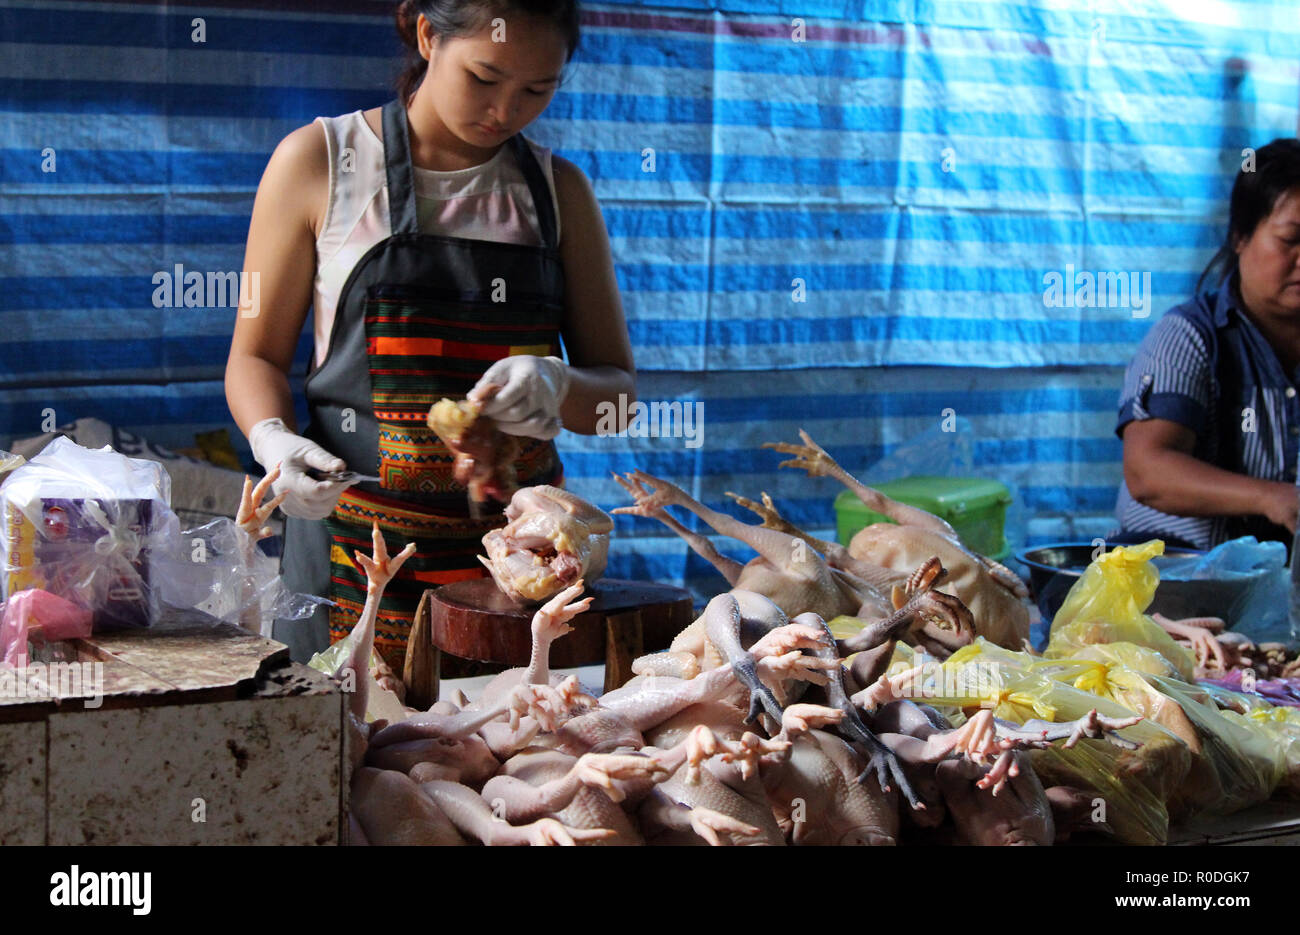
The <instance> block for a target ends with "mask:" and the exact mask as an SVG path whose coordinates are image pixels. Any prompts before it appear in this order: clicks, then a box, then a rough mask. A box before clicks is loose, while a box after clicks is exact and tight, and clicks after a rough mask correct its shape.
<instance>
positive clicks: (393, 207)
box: [383, 99, 559, 249]
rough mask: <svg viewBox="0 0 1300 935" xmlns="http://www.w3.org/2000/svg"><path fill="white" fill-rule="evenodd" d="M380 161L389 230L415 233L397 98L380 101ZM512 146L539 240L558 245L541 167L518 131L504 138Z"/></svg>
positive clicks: (406, 133) (405, 133)
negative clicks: (385, 179) (533, 211)
mask: <svg viewBox="0 0 1300 935" xmlns="http://www.w3.org/2000/svg"><path fill="white" fill-rule="evenodd" d="M383 121H384V163H385V166H384V168H385V171H386V172H387V177H388V215H389V218H390V221H389V223H390V226H391V231H392V233H393V234H403V233H410V234H417V233H419V231H420V224H419V218H418V216H417V214H416V210H415V182H414V180H413V178H412V172H411V132H410V128H409V126H408V124H407V120H406V107H405V105H404V104H403V103H402V102H401V101H400V100H396V99H395V100H391V101H389V102H388V103H387V104H385V105H384V111H383ZM508 143H509V145H510V147H511V148H512V149H513V150H514V153H515V160H516V161H517V162H518V163H519V169H520V171H521V172H523V174H524V180H525V181H527V182H528V190H529V191H530V192H531V193H532V196H533V207H534V208H536V210H537V222H538V224H540V225H541V228H542V231H541V233H542V243H543V244H544V245H545V246H547V247H550V248H552V249H554V248H556V247H558V246H559V238H558V236H557V231H556V221H555V204H554V202H553V201H552V200H551V190H550V188H549V187H548V186H547V184H546V177H545V176H544V175H543V174H542V167H541V166H540V165H538V164H537V157H536V156H534V155H533V150H532V147H530V146H529V145H528V143H527V141H526V140H525V139H524V136H523V134H522V133H516V134H515V135H514V136H512V137H510V139H509V141H508Z"/></svg>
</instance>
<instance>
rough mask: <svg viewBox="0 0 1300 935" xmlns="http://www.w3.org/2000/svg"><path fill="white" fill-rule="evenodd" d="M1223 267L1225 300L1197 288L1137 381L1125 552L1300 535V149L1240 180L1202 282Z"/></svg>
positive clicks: (1133, 384) (1140, 364)
mask: <svg viewBox="0 0 1300 935" xmlns="http://www.w3.org/2000/svg"><path fill="white" fill-rule="evenodd" d="M1248 169H1249V171H1248ZM1220 267H1222V268H1223V272H1222V275H1221V278H1220V279H1219V281H1218V283H1217V288H1216V289H1215V290H1214V291H1213V292H1209V293H1201V292H1200V286H1201V283H1198V284H1197V293H1198V294H1197V296H1196V297H1195V298H1193V299H1192V300H1191V301H1189V302H1186V303H1184V304H1183V305H1179V306H1177V307H1176V308H1174V309H1173V310H1171V311H1170V312H1168V313H1167V314H1166V315H1165V316H1164V317H1163V318H1162V319H1161V320H1160V321H1158V322H1157V323H1156V324H1155V326H1154V327H1153V328H1152V329H1151V331H1150V332H1148V333H1147V336H1146V338H1145V339H1144V340H1143V341H1142V344H1141V346H1140V347H1139V348H1138V352H1137V356H1136V357H1134V359H1133V362H1132V363H1131V364H1130V365H1129V368H1128V373H1127V375H1126V376H1125V379H1124V390H1123V394H1122V396H1121V399H1120V410H1119V425H1118V427H1117V429H1116V431H1117V433H1118V434H1119V435H1120V437H1121V438H1123V440H1124V485H1123V486H1122V487H1121V488H1120V494H1119V502H1118V504H1117V507H1116V510H1117V514H1118V516H1119V520H1120V523H1121V526H1122V531H1121V537H1122V538H1124V539H1129V540H1133V539H1147V538H1157V537H1158V538H1162V539H1165V540H1166V542H1168V543H1170V544H1174V545H1191V546H1195V547H1197V548H1202V549H1208V548H1212V547H1214V546H1215V545H1218V544H1219V543H1221V542H1224V541H1226V540H1228V539H1233V538H1236V537H1238V536H1246V535H1253V536H1256V537H1257V538H1260V539H1275V540H1283V541H1286V542H1287V543H1288V544H1290V542H1291V538H1292V535H1293V534H1294V532H1295V527H1296V511H1297V503H1298V502H1300V501H1298V498H1297V491H1296V455H1297V443H1300V399H1297V398H1296V393H1297V387H1298V386H1300V370H1298V369H1297V367H1298V365H1300V141H1298V140H1295V139H1278V140H1274V141H1273V142H1271V143H1269V144H1268V145H1267V146H1264V147H1262V148H1261V149H1259V150H1258V152H1257V153H1256V154H1255V164H1254V166H1253V167H1249V166H1248V167H1244V168H1243V169H1242V171H1241V172H1239V173H1238V175H1237V179H1236V181H1235V182H1234V184H1233V187H1232V199H1231V203H1230V208H1229V218H1228V234H1227V239H1226V241H1225V243H1224V245H1223V247H1222V248H1221V249H1220V250H1219V253H1218V255H1216V257H1215V258H1214V259H1213V260H1212V261H1211V263H1210V266H1209V267H1207V269H1206V273H1205V274H1203V275H1202V277H1201V282H1205V281H1206V277H1207V276H1208V275H1209V274H1210V272H1211V270H1214V269H1216V268H1220Z"/></svg>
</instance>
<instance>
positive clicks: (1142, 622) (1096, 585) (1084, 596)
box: [1043, 539, 1196, 682]
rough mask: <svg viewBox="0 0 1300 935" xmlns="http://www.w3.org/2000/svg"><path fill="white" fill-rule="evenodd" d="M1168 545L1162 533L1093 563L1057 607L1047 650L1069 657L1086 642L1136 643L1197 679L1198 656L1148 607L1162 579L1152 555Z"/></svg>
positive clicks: (1048, 653)
mask: <svg viewBox="0 0 1300 935" xmlns="http://www.w3.org/2000/svg"><path fill="white" fill-rule="evenodd" d="M1164 551H1165V544H1164V543H1163V542H1161V541H1160V540H1158V539H1156V540H1152V541H1151V542H1145V543H1143V544H1142V545H1135V546H1117V547H1115V548H1114V549H1111V550H1110V551H1109V552H1107V553H1106V554H1105V555H1102V556H1101V557H1100V558H1098V559H1097V560H1096V561H1094V562H1093V563H1092V564H1091V565H1089V566H1088V568H1087V569H1086V570H1085V571H1084V573H1083V575H1082V576H1081V577H1080V578H1079V580H1078V581H1077V582H1075V584H1074V587H1072V588H1071V589H1070V593H1069V594H1067V595H1066V597H1065V603H1063V604H1062V605H1061V609H1060V610H1058V611H1057V612H1056V617H1055V618H1053V620H1052V632H1051V638H1050V640H1049V641H1048V644H1047V650H1046V652H1044V654H1043V655H1045V656H1047V657H1048V658H1052V659H1070V658H1075V657H1077V656H1078V655H1079V653H1080V652H1081V651H1082V650H1083V648H1084V647H1086V646H1090V645H1094V644H1098V643H1132V644H1134V645H1137V646H1142V647H1146V648H1147V649H1149V650H1153V651H1154V652H1157V653H1159V654H1160V655H1161V656H1162V657H1163V658H1164V659H1165V660H1166V661H1167V662H1168V663H1169V664H1170V665H1171V666H1173V668H1174V670H1175V671H1176V672H1177V673H1178V675H1179V677H1180V678H1182V679H1183V680H1184V681H1187V682H1191V681H1193V680H1194V678H1195V668H1196V659H1195V657H1194V656H1193V655H1192V654H1191V652H1189V651H1188V650H1186V649H1184V648H1183V647H1182V646H1179V645H1178V642H1177V641H1176V640H1175V639H1174V638H1173V637H1172V636H1170V635H1169V634H1168V633H1166V632H1165V631H1164V630H1163V629H1161V628H1160V625H1159V624H1157V623H1156V622H1155V621H1154V620H1152V619H1151V618H1150V617H1148V616H1147V615H1146V614H1145V613H1144V611H1145V610H1146V609H1147V607H1149V606H1150V605H1151V599H1152V598H1153V597H1155V593H1156V586H1157V585H1159V584H1160V572H1159V571H1157V570H1156V568H1155V566H1154V565H1152V564H1151V559H1153V558H1155V557H1156V556H1159V555H1163V554H1164Z"/></svg>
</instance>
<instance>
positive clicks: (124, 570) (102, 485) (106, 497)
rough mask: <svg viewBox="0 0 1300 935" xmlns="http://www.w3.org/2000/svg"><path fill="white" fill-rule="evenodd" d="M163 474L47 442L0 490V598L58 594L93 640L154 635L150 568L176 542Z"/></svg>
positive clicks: (145, 464)
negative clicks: (87, 617)
mask: <svg viewBox="0 0 1300 935" xmlns="http://www.w3.org/2000/svg"><path fill="white" fill-rule="evenodd" d="M170 497H171V490H170V482H169V480H168V478H167V473H166V472H165V471H164V470H163V469H162V466H161V465H159V464H156V463H154V462H151V461H141V460H136V459H133V458H127V457H124V456H122V455H120V454H118V453H117V452H115V451H113V450H112V449H110V448H104V449H100V450H98V451H91V450H89V449H87V448H82V447H81V446H80V445H77V444H76V443H74V442H71V441H68V440H67V439H64V438H58V439H55V440H54V441H52V442H51V443H50V444H49V445H47V446H46V447H45V449H44V450H43V451H42V452H41V453H40V454H38V455H37V456H36V457H34V458H32V460H31V461H29V462H27V463H26V464H24V465H22V466H21V467H19V468H18V469H17V470H15V471H13V472H12V473H11V474H9V476H8V477H7V478H6V479H5V482H4V484H3V485H0V590H3V593H4V595H5V596H8V595H9V594H15V593H17V592H19V591H23V590H27V589H29V588H40V589H42V590H45V591H49V592H51V593H53V594H57V595H59V596H60V597H63V598H65V599H66V600H69V601H72V602H73V603H76V604H78V605H79V606H82V607H84V608H86V609H87V610H90V611H91V613H92V614H93V619H94V626H95V629H97V630H106V629H122V628H130V627H147V626H150V625H151V624H152V623H153V622H154V620H155V619H156V617H157V613H158V599H157V592H156V589H155V587H154V585H153V583H152V575H151V571H150V564H151V561H152V556H153V555H154V554H155V553H162V552H166V551H167V550H168V548H169V547H170V546H171V544H172V543H173V542H174V541H175V538H176V535H177V533H178V531H179V523H178V521H177V519H176V516H175V514H173V513H172V511H171V509H170V508H169V506H168V504H169V502H170Z"/></svg>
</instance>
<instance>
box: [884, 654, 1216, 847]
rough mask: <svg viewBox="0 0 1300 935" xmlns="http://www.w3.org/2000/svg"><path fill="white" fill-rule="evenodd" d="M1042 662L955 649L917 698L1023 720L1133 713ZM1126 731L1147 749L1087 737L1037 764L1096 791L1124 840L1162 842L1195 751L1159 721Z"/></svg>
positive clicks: (1053, 778)
mask: <svg viewBox="0 0 1300 935" xmlns="http://www.w3.org/2000/svg"><path fill="white" fill-rule="evenodd" d="M895 658H896V661H897V656H896V657H895ZM1040 662H1041V660H1040V659H1038V657H1035V656H1031V655H1029V654H1028V653H1017V652H1013V651H1011V650H1007V649H1003V648H1001V647H998V646H995V645H994V644H991V643H989V642H987V641H985V640H983V639H979V640H976V641H975V643H973V644H971V645H970V646H965V647H963V648H962V649H960V650H958V651H957V652H955V653H953V655H952V656H951V657H950V658H949V659H947V660H946V661H945V662H944V663H943V664H942V666H941V667H939V668H940V669H941V670H943V671H942V673H941V677H935V678H933V679H931V680H929V683H928V684H927V683H923V684H922V686H921V687H922V689H923V690H922V692H920V693H919V694H921V695H922V697H917V698H916V699H915V700H917V701H921V702H924V703H928V704H932V705H935V706H941V707H943V706H947V707H952V708H958V709H961V710H962V711H963V712H965V713H967V714H972V713H974V712H975V711H977V710H979V709H980V708H992V710H993V714H994V716H995V717H997V718H1001V719H1003V720H1007V721H1012V722H1014V723H1016V724H1023V723H1024V722H1025V721H1027V720H1030V719H1032V718H1040V719H1042V720H1047V721H1068V720H1073V719H1075V718H1080V717H1083V716H1084V715H1085V714H1087V713H1088V711H1090V710H1092V709H1093V708H1095V709H1097V711H1098V712H1099V713H1101V714H1103V715H1105V716H1107V717H1117V718H1119V717H1128V716H1130V715H1131V714H1132V712H1131V711H1129V710H1128V709H1127V708H1124V707H1122V706H1121V705H1119V704H1117V703H1116V702H1114V701H1112V700H1110V699H1108V698H1103V697H1099V696H1097V695H1094V694H1090V693H1088V692H1084V691H1080V690H1079V689H1076V688H1074V687H1072V686H1071V685H1068V684H1065V683H1064V682H1062V681H1060V680H1058V679H1054V678H1051V677H1049V676H1047V675H1045V674H1043V673H1042V672H1041V671H1034V668H1033V667H1034V666H1035V664H1036V663H1040ZM927 688H928V689H930V691H929V693H928V695H927V694H926V692H925V691H924V689H927ZM1122 733H1123V736H1125V737H1127V738H1128V739H1130V740H1135V741H1137V742H1138V743H1141V744H1142V746H1141V747H1139V748H1138V749H1137V750H1124V749H1121V748H1119V747H1116V746H1115V745H1113V744H1111V743H1109V742H1108V741H1105V740H1082V741H1080V742H1079V743H1078V744H1077V745H1076V746H1075V747H1073V748H1072V749H1069V750H1065V749H1062V748H1061V747H1060V745H1054V746H1053V747H1051V748H1049V749H1046V750H1034V751H1031V752H1030V762H1031V764H1032V765H1033V768H1034V771H1035V772H1036V773H1037V774H1038V777H1039V779H1040V780H1041V781H1042V783H1043V786H1044V787H1051V786H1055V785H1065V786H1072V787H1074V788H1077V789H1081V790H1084V791H1085V792H1090V793H1092V795H1093V796H1094V797H1095V799H1096V800H1097V805H1098V807H1099V809H1100V811H1101V812H1102V813H1104V816H1105V822H1106V826H1107V827H1108V828H1109V829H1110V830H1111V831H1112V833H1113V834H1114V835H1115V837H1116V838H1117V839H1119V840H1120V841H1124V842H1126V843H1131V844H1162V843H1164V842H1165V840H1166V839H1167V837H1168V833H1169V814H1168V811H1167V810H1166V808H1165V800H1166V798H1168V796H1169V795H1170V794H1171V793H1172V791H1173V790H1174V789H1175V788H1176V787H1177V786H1178V785H1179V784H1180V783H1181V782H1182V780H1183V777H1184V776H1185V775H1186V773H1187V770H1188V768H1189V764H1190V754H1189V753H1188V751H1187V747H1186V745H1185V744H1183V743H1182V742H1181V741H1180V740H1178V738H1176V737H1175V736H1173V735H1172V734H1171V733H1169V732H1168V731H1167V730H1165V729H1164V728H1163V727H1161V726H1160V725H1158V724H1155V723H1152V722H1148V721H1142V722H1141V723H1139V724H1137V725H1135V726H1133V727H1130V728H1126V729H1125V730H1124V731H1123V732H1122Z"/></svg>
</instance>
